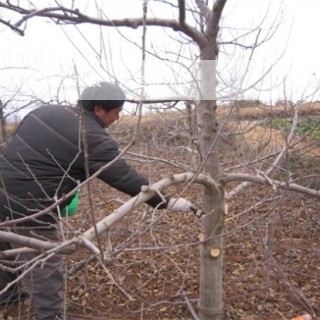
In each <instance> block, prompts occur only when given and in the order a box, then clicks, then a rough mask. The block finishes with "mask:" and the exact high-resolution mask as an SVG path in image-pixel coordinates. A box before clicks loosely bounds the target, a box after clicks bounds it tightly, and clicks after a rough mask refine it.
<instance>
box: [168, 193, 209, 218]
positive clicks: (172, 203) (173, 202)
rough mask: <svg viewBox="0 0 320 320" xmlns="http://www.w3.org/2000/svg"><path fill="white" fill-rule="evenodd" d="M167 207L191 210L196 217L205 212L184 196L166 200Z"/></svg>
mask: <svg viewBox="0 0 320 320" xmlns="http://www.w3.org/2000/svg"><path fill="white" fill-rule="evenodd" d="M167 208H168V210H170V211H182V212H188V211H192V212H193V213H194V214H195V215H196V216H197V217H198V218H200V217H202V216H203V215H205V212H203V211H202V210H201V209H199V208H197V207H196V206H195V205H193V204H192V203H191V202H190V201H189V200H187V199H184V198H171V199H170V200H169V202H168V206H167Z"/></svg>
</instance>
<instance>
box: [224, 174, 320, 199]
mask: <svg viewBox="0 0 320 320" xmlns="http://www.w3.org/2000/svg"><path fill="white" fill-rule="evenodd" d="M222 180H223V182H224V183H226V184H227V183H229V182H232V181H246V182H250V183H259V184H265V185H269V186H271V187H273V188H274V189H276V188H280V189H284V190H288V191H294V192H298V193H303V194H306V195H309V196H312V197H316V198H320V191H318V190H315V189H310V188H307V187H303V186H301V185H298V184H296V183H288V182H282V181H279V180H275V179H270V178H269V177H267V176H266V175H263V176H259V175H258V176H254V175H250V174H245V173H228V174H225V176H224V177H223V179H222Z"/></svg>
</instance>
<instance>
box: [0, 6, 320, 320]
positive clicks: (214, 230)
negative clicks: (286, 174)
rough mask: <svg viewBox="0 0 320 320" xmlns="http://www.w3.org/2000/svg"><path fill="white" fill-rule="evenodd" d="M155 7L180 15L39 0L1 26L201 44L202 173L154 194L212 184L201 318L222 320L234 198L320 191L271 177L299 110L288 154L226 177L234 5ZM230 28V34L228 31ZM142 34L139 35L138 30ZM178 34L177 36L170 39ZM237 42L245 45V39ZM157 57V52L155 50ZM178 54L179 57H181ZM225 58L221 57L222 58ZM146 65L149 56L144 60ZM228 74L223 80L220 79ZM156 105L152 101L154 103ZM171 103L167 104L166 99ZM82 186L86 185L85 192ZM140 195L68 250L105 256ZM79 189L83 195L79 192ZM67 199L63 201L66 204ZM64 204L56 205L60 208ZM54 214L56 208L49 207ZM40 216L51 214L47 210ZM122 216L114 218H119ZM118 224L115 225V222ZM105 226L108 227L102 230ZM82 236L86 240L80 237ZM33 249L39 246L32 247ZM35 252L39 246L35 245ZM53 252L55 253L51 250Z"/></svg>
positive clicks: (15, 9)
mask: <svg viewBox="0 0 320 320" xmlns="http://www.w3.org/2000/svg"><path fill="white" fill-rule="evenodd" d="M154 2H155V3H158V4H162V5H163V6H164V7H165V8H166V10H169V8H171V9H170V12H172V13H173V14H174V17H173V18H162V17H157V15H156V14H155V16H153V17H150V18H149V17H148V14H147V12H148V1H147V0H145V1H143V5H142V8H143V14H142V15H141V17H139V18H130V17H126V18H119V19H109V18H108V17H106V16H104V13H103V12H102V11H101V10H97V15H96V16H94V15H91V14H90V15H88V14H86V13H85V10H82V9H80V8H78V7H77V5H76V2H74V1H73V2H72V5H71V6H70V7H65V6H63V5H62V4H59V2H58V1H56V2H54V3H55V5H54V6H50V7H41V8H39V7H38V4H36V3H35V2H33V3H32V2H30V1H29V2H28V3H29V4H30V5H28V6H23V5H22V4H21V2H19V3H18V4H17V5H14V4H12V3H10V2H4V1H1V2H0V7H1V8H3V10H7V11H10V12H11V13H14V14H16V15H18V16H19V17H18V18H17V20H16V21H15V22H12V21H13V20H12V19H11V20H5V19H1V21H0V22H1V23H3V24H4V25H6V26H8V27H9V28H11V29H12V30H14V31H15V32H17V33H19V34H21V35H24V34H25V32H27V29H26V27H27V23H28V21H29V20H31V19H36V18H39V17H41V18H44V19H50V20H52V21H53V22H55V23H56V24H59V25H69V24H75V25H78V24H91V25H97V26H101V27H110V28H118V29H119V30H120V28H132V29H137V28H139V27H141V28H142V29H143V33H142V34H143V41H142V43H143V44H142V46H141V49H142V58H145V54H146V52H147V49H146V47H145V46H144V44H145V38H144V37H145V36H146V30H147V28H150V27H161V28H165V29H170V30H173V31H174V33H175V34H178V35H179V36H180V37H181V39H182V40H181V41H187V42H188V43H190V45H192V46H194V47H195V48H196V49H197V51H193V52H195V55H196V56H198V59H197V65H198V67H199V68H198V72H199V74H198V75H199V77H200V80H199V81H198V82H197V85H198V93H197V96H196V97H195V96H191V97H190V96H189V97H185V99H186V100H188V105H189V107H190V104H191V105H193V106H194V112H195V113H196V119H197V124H196V126H195V127H196V129H195V130H196V131H197V136H196V138H197V139H196V140H197V146H198V148H197V151H198V160H199V162H198V164H197V167H196V170H195V173H193V174H191V173H186V174H185V175H178V176H174V177H173V179H171V180H170V179H169V180H165V181H162V182H160V183H159V184H156V185H154V186H153V189H156V188H158V189H159V188H160V189H162V188H164V187H166V186H168V185H170V184H171V183H176V182H181V181H183V182H186V181H187V182H188V181H190V182H192V181H196V182H199V183H202V184H203V185H204V188H203V199H202V202H203V204H202V209H203V211H204V212H206V213H207V214H206V215H205V216H204V217H203V218H202V234H201V236H200V238H201V245H200V296H199V302H198V310H199V318H200V319H201V320H207V319H214V320H221V319H223V318H224V303H223V256H224V244H223V234H224V222H225V214H226V213H227V205H226V202H227V200H229V199H231V198H232V197H234V196H235V195H236V194H238V193H239V192H242V191H243V190H245V189H246V188H248V186H249V185H251V184H252V183H257V184H265V185H270V186H271V187H273V188H275V189H278V188H282V189H286V190H291V191H295V192H300V193H305V194H308V195H311V196H314V197H319V196H320V194H319V192H318V191H317V190H313V189H310V188H307V187H302V186H300V185H298V184H295V183H292V182H291V181H288V180H285V181H280V180H276V179H272V178H271V177H270V175H271V174H272V172H273V171H274V169H275V168H276V167H278V166H280V165H281V163H282V161H283V159H284V157H285V156H286V155H287V152H288V146H289V145H290V144H291V143H292V141H293V138H294V133H295V132H296V128H297V125H298V118H299V105H296V106H293V109H292V110H291V111H293V112H294V117H293V121H292V127H291V131H290V133H289V134H288V136H287V139H286V144H285V146H284V147H283V149H282V150H281V151H280V152H279V153H278V154H277V156H276V157H275V159H274V161H273V162H272V163H271V165H270V166H269V167H268V168H266V169H264V170H260V171H259V173H257V174H256V175H255V174H252V173H251V172H250V173H237V172H235V173H225V172H224V171H223V168H222V165H221V163H220V155H221V151H220V150H219V144H220V139H221V135H222V133H223V130H225V122H221V124H220V125H219V123H218V122H219V121H218V114H217V107H218V106H217V99H216V92H217V85H218V80H217V73H216V61H218V55H219V43H222V40H221V39H223V34H221V28H220V26H221V21H222V14H223V10H224V8H225V5H226V3H227V0H215V1H205V0H194V1H184V0H177V1H154ZM222 31H223V29H222ZM254 31H255V32H256V33H255V34H256V37H254V38H253V41H252V43H251V44H250V45H246V46H247V48H249V49H250V50H252V52H253V50H254V49H255V48H256V47H258V46H259V45H260V44H262V43H263V42H265V41H266V39H267V38H268V37H269V36H270V35H269V34H268V36H266V37H265V38H264V39H263V40H259V35H260V32H261V30H259V29H256V30H254ZM137 32H138V31H137ZM170 35H171V34H170ZM234 44H236V45H240V43H239V42H237V43H236V42H235V43H234ZM149 53H150V52H149ZM176 54H177V55H178V53H176ZM220 54H221V53H220ZM143 60H144V59H143ZM219 76H220V77H222V75H219ZM167 99H168V100H170V99H171V100H183V99H184V98H183V97H179V98H177V97H176V98H174V97H171V98H167ZM137 100H139V101H140V103H148V102H155V101H147V99H145V97H144V95H143V94H141V97H140V99H139V98H138V99H137ZM151 100H152V99H151ZM163 100H166V99H163ZM228 110H229V114H227V115H226V119H228V117H230V115H232V112H233V110H234V107H231V108H230V109H228ZM236 181H238V182H241V183H240V184H239V185H238V186H237V187H236V188H235V189H233V190H232V191H231V192H230V193H229V195H228V196H227V193H226V190H225V189H226V186H227V184H229V183H231V182H236ZM80 187H82V186H81V185H80V186H79V188H80ZM146 191H147V190H145V193H142V195H140V196H139V197H138V198H139V201H138V202H137V201H136V199H132V200H130V202H129V203H128V204H126V205H125V207H124V208H122V207H121V208H119V209H118V210H117V212H116V213H115V215H114V216H116V218H113V217H114V216H110V217H108V218H106V219H107V220H108V221H107V223H106V221H102V222H99V223H97V226H96V227H95V228H92V229H89V230H87V231H86V232H85V233H84V234H83V236H82V237H81V238H77V240H75V239H73V240H70V241H69V243H67V244H68V245H70V246H72V245H74V244H75V243H80V242H81V243H82V244H83V245H84V246H86V247H88V248H90V250H92V251H93V252H96V253H97V254H98V253H99V250H98V249H97V248H95V246H94V245H93V244H92V242H91V240H92V239H93V238H94V236H96V235H98V234H99V233H100V232H102V230H103V229H104V227H103V226H105V225H108V226H111V225H112V224H113V223H114V222H115V221H117V220H118V219H119V218H121V217H122V216H123V215H124V214H126V213H127V212H128V211H130V210H131V209H132V208H133V207H134V206H136V205H137V204H139V203H141V202H143V201H145V200H146V199H147V198H146V194H147V197H149V196H150V194H149V193H148V192H146ZM74 192H75V191H74ZM60 202H61V201H60ZM58 203H59V201H58V202H57V203H56V205H57V204H58ZM47 210H50V208H48V209H47ZM39 214H43V212H42V213H39ZM112 219H114V220H112ZM111 220H112V221H111ZM100 228H101V229H100ZM0 236H1V239H2V240H6V241H12V242H17V243H23V241H25V239H22V238H20V239H18V238H16V237H13V238H12V236H9V235H7V234H4V233H3V234H1V235H0ZM79 239H80V240H79ZM30 246H31V245H30ZM65 246H66V243H63V244H61V246H60V247H59V248H57V247H56V246H54V245H53V244H49V243H40V242H39V241H38V242H37V241H35V242H34V244H33V248H34V249H39V248H45V249H46V250H58V249H59V250H60V249H61V247H65ZM31 247H32V246H31ZM50 252H52V251H50Z"/></svg>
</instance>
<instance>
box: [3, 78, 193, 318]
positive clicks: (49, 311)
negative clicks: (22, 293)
mask: <svg viewBox="0 0 320 320" xmlns="http://www.w3.org/2000/svg"><path fill="white" fill-rule="evenodd" d="M124 102H125V95H124V93H123V91H122V90H121V89H120V88H119V87H118V86H116V85H114V84H111V83H106V82H100V83H98V84H97V85H95V86H91V87H87V88H86V89H85V90H84V91H83V93H82V95H81V99H80V100H79V103H78V105H79V107H78V108H73V107H66V106H52V105H49V106H43V107H40V108H38V109H36V110H34V111H32V112H30V113H29V114H28V115H27V116H26V117H25V118H24V119H23V121H22V122H21V123H20V125H19V127H18V128H17V130H16V133H15V134H14V136H13V137H12V138H11V140H10V141H9V143H8V144H7V145H6V147H5V149H4V153H3V156H2V157H1V158H0V221H5V220H8V219H9V220H13V219H20V218H24V217H29V218H30V219H28V220H27V221H23V222H20V223H16V224H15V227H14V231H15V232H16V233H18V234H21V235H26V236H32V237H38V238H40V239H42V240H43V239H48V240H59V234H58V232H57V227H56V225H57V222H58V219H59V218H58V215H57V209H54V210H51V211H50V212H46V213H45V214H44V215H42V216H40V217H37V218H33V217H31V216H32V215H33V214H35V213H37V212H39V211H42V210H43V209H45V208H47V207H49V206H50V205H52V204H54V203H55V201H56V199H59V198H61V197H62V196H63V195H64V194H66V193H68V192H70V191H71V190H72V189H74V188H75V187H76V186H77V184H78V182H79V181H84V180H85V179H86V178H87V176H88V175H92V174H94V173H95V172H97V171H98V170H99V169H100V168H101V167H103V166H105V165H106V164H108V163H110V162H111V161H112V160H114V159H115V158H116V157H117V156H118V154H119V151H118V147H117V144H116V142H115V141H114V140H113V139H112V138H111V137H110V136H109V134H108V133H107V132H106V130H105V128H107V127H108V126H109V125H110V124H111V123H113V122H114V121H116V120H118V119H119V116H120V112H121V110H122V106H123V104H124ZM86 168H87V169H88V170H87V169H86ZM98 178H99V179H101V180H103V181H104V182H106V183H108V184H109V185H111V186H112V187H114V188H116V189H118V190H120V191H122V192H124V193H126V194H129V195H131V196H135V195H137V194H138V193H139V192H140V191H141V187H142V186H143V185H148V184H149V182H148V180H147V179H146V178H144V177H143V176H142V175H140V174H138V173H137V172H136V171H135V170H134V169H133V168H132V167H131V166H130V165H128V164H127V163H126V162H125V161H124V160H123V159H119V160H117V161H115V162H114V163H112V164H111V166H110V167H108V168H106V169H105V170H104V171H102V172H101V174H100V175H99V176H98ZM70 201H71V199H69V200H66V201H65V202H64V203H63V204H62V205H61V206H60V207H62V208H64V207H65V206H67V205H68V203H69V202H70ZM147 203H148V204H149V205H151V206H153V207H158V208H167V207H168V208H170V210H180V211H188V210H190V208H191V205H192V204H191V203H190V202H189V201H187V200H185V199H183V198H178V199H170V200H168V201H167V202H164V201H163V199H162V198H161V197H159V196H154V197H153V198H151V199H150V200H149V201H148V202H147ZM8 248H10V245H9V244H7V243H0V249H1V251H3V250H6V249H8ZM36 256H37V254H35V253H27V254H24V256H23V257H22V258H23V259H24V261H31V260H32V259H34V258H35V257H36ZM20 258H21V257H20ZM16 277H17V274H14V273H10V272H8V271H6V270H5V268H3V264H0V291H1V290H3V289H4V288H5V287H6V285H7V284H8V283H10V282H12V281H13V280H15V279H16ZM25 280H26V286H27V289H28V293H29V295H30V296H31V299H32V302H33V305H34V309H35V314H36V320H54V319H55V320H58V319H62V317H61V315H60V307H61V304H62V301H63V298H62V296H61V290H62V288H63V273H62V270H61V257H60V256H59V255H55V256H53V257H51V258H49V259H48V260H46V262H45V263H44V264H41V265H37V264H36V265H35V266H34V267H33V268H32V270H31V271H30V272H28V273H27V274H26V275H25ZM18 290H19V287H18V285H15V286H11V287H10V288H9V289H8V290H6V291H4V292H3V293H2V295H0V299H1V302H6V301H8V300H9V299H10V298H12V297H14V298H16V297H19V291H18Z"/></svg>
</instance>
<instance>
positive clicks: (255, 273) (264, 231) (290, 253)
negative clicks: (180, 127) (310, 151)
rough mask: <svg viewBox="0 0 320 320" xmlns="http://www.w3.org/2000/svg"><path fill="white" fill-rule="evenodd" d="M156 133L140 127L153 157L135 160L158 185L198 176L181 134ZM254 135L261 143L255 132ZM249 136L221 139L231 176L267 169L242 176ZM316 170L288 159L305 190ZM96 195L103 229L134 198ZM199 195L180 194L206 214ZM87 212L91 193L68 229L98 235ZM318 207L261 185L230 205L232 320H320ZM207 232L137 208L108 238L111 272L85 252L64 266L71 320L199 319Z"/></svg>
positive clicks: (227, 264)
mask: <svg viewBox="0 0 320 320" xmlns="http://www.w3.org/2000/svg"><path fill="white" fill-rule="evenodd" d="M244 120H247V119H244ZM158 124H159V122H158ZM154 125H155V124H154ZM150 127H151V128H152V125H150V124H149V127H148V128H146V127H142V134H141V136H140V138H139V140H138V142H137V143H136V144H135V146H134V147H133V148H132V149H131V151H134V152H135V153H139V154H144V155H145V156H146V157H145V158H140V157H134V156H133V155H129V156H127V158H129V159H128V161H130V162H131V163H132V165H133V166H134V167H135V168H136V169H137V170H138V171H139V172H143V173H144V174H145V175H148V176H149V177H150V178H151V180H152V181H154V182H155V181H157V180H159V179H161V178H164V177H167V176H170V175H171V174H174V173H179V172H184V171H186V170H185V169H186V168H181V167H179V166H178V164H180V163H184V164H186V165H189V166H190V169H191V168H192V163H191V162H190V159H191V156H190V154H189V151H187V150H188V149H186V148H182V147H179V146H181V145H182V143H183V139H184V136H183V135H182V134H181V135H180V136H177V135H176V131H175V132H174V134H172V135H170V132H172V131H170V130H171V129H172V128H173V127H174V126H173V127H172V128H171V129H170V128H168V127H166V128H165V129H163V128H162V129H159V130H158V129H157V130H156V131H157V132H156V133H155V131H154V130H151V131H150ZM143 130H145V131H143ZM257 130H259V129H257ZM123 132H125V134H124V133H123ZM250 132H251V133H250V134H252V136H253V137H255V139H256V141H261V139H260V138H257V135H258V133H252V131H250ZM115 134H118V135H119V136H118V137H119V140H120V142H125V141H128V137H130V135H131V134H130V132H127V131H126V130H125V129H123V128H122V127H119V128H116V129H115ZM250 134H249V133H248V134H246V135H245V140H243V139H242V138H240V139H239V138H233V135H232V134H230V135H226V136H225V137H224V139H223V141H224V142H223V145H222V148H221V150H222V152H221V162H222V163H223V165H224V168H226V170H229V171H235V168H237V170H239V171H241V170H242V171H243V172H247V171H249V172H250V170H251V171H253V172H254V170H255V168H259V170H263V168H264V166H265V165H266V160H264V161H259V164H258V165H257V164H255V168H253V165H252V166H251V167H250V166H245V167H241V164H243V163H244V162H245V161H256V160H257V157H258V151H259V152H260V151H261V150H260V149H261V145H257V144H254V143H253V140H254V139H252V138H250ZM148 141H149V142H150V141H152V144H150V143H148ZM270 141H274V140H273V139H271V140H270ZM264 148H266V146H264ZM274 148H276V147H272V150H274ZM258 149H259V150H258ZM264 150H265V149H264ZM270 150H271V149H270ZM270 150H269V151H270ZM160 158H161V159H166V160H167V161H168V160H169V161H171V164H169V163H168V162H163V161H160V160H159V159H160ZM269 162H270V161H269ZM319 164H320V160H319V156H318V154H316V155H310V156H308V157H306V156H305V155H304V156H303V157H302V155H301V154H299V153H298V151H297V152H293V153H292V155H290V157H288V159H287V165H288V167H290V172H292V174H293V178H295V179H300V178H301V177H305V176H306V175H308V176H309V178H308V179H304V180H299V181H300V182H301V183H303V184H305V185H308V186H312V187H315V188H318V187H319V186H320V184H319ZM310 176H312V177H313V178H310ZM275 177H276V178H284V173H283V172H282V171H281V170H278V171H277V172H276V173H275ZM234 186H236V184H235V183H233V184H231V185H230V186H229V187H228V189H229V190H231V189H232V188H233V187H234ZM182 190H183V189H182V188H181V187H171V188H170V189H169V190H168V193H169V194H172V195H174V196H177V195H180V192H181V191H182ZM229 190H228V191H229ZM90 191H91V193H92V194H93V206H94V215H95V220H96V221H97V220H100V219H101V218H103V217H104V216H105V215H107V214H109V213H110V212H112V211H113V210H115V209H116V208H117V207H118V206H119V204H120V203H122V202H123V201H124V200H125V199H127V197H125V196H123V194H121V193H119V192H117V191H115V190H114V189H112V188H110V187H108V186H106V185H105V184H103V183H101V182H100V181H98V180H94V182H93V183H91V185H90ZM201 192H202V191H201V188H200V187H199V186H193V187H191V188H187V189H186V190H185V191H183V192H182V194H181V195H182V196H183V197H186V198H188V199H189V200H191V201H193V202H194V203H196V204H198V205H201ZM88 208H89V204H88V190H87V189H86V190H82V193H81V197H80V208H79V213H78V214H77V216H75V217H72V218H69V219H70V221H69V222H68V226H72V228H74V229H78V230H85V229H86V228H88V227H89V226H91V225H92V218H91V216H90V214H89V213H88V211H89V210H88ZM318 208H319V200H317V199H314V198H311V197H309V196H306V195H302V194H293V193H289V192H286V191H281V190H273V189H272V188H271V187H269V186H261V185H258V186H257V185H253V186H251V187H249V188H248V189H247V190H246V191H245V192H244V193H242V194H240V195H238V196H236V197H235V198H233V199H232V200H230V201H229V211H228V215H227V216H226V228H225V233H224V235H223V236H224V242H225V252H224V290H225V292H224V303H225V312H226V314H225V319H226V320H239V319H246V320H258V319H259V320H264V319H265V320H267V319H276V320H278V319H279V320H282V319H283V320H288V319H291V318H293V317H294V316H296V315H299V314H302V313H306V312H308V313H310V314H312V315H313V316H314V319H316V316H317V315H318V316H319V315H320V264H319V262H320V236H319V234H320V216H319V209H318ZM200 232H201V225H200V221H199V219H198V218H196V217H195V216H194V215H193V214H192V213H187V214H186V213H179V212H175V213H164V212H163V211H161V210H157V211H153V210H152V209H151V208H149V207H147V206H141V207H139V208H138V209H136V210H135V211H134V212H132V213H130V214H129V215H128V216H126V217H125V218H124V219H123V220H121V222H120V223H118V224H116V225H115V226H114V227H113V228H112V229H111V230H110V231H109V232H108V233H105V234H103V235H102V237H101V239H100V241H101V243H100V245H101V246H102V247H103V248H104V250H106V251H108V252H109V255H108V259H107V261H105V264H104V265H102V264H101V263H100V262H99V261H98V260H97V259H96V258H93V257H92V256H91V255H90V253H89V252H88V251H86V250H84V249H81V250H80V251H77V252H76V253H75V254H73V255H71V256H68V257H66V261H65V262H66V270H67V283H66V293H67V294H66V309H67V310H68V314H71V315H81V316H82V317H83V318H85V319H108V320H139V319H147V320H158V319H159V320H166V319H168V320H169V319H170V320H173V319H185V320H187V319H194V318H193V316H192V311H191V310H194V311H195V312H197V300H198V297H199V258H198V257H199V246H200V244H199V238H198V235H199V234H200ZM28 312H29V313H28ZM29 314H32V307H29V306H27V305H21V308H17V307H15V308H14V309H12V308H11V310H8V309H4V310H3V313H2V318H6V319H10V317H13V318H16V319H19V318H21V319H22V318H23V317H24V318H28V317H29Z"/></svg>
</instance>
